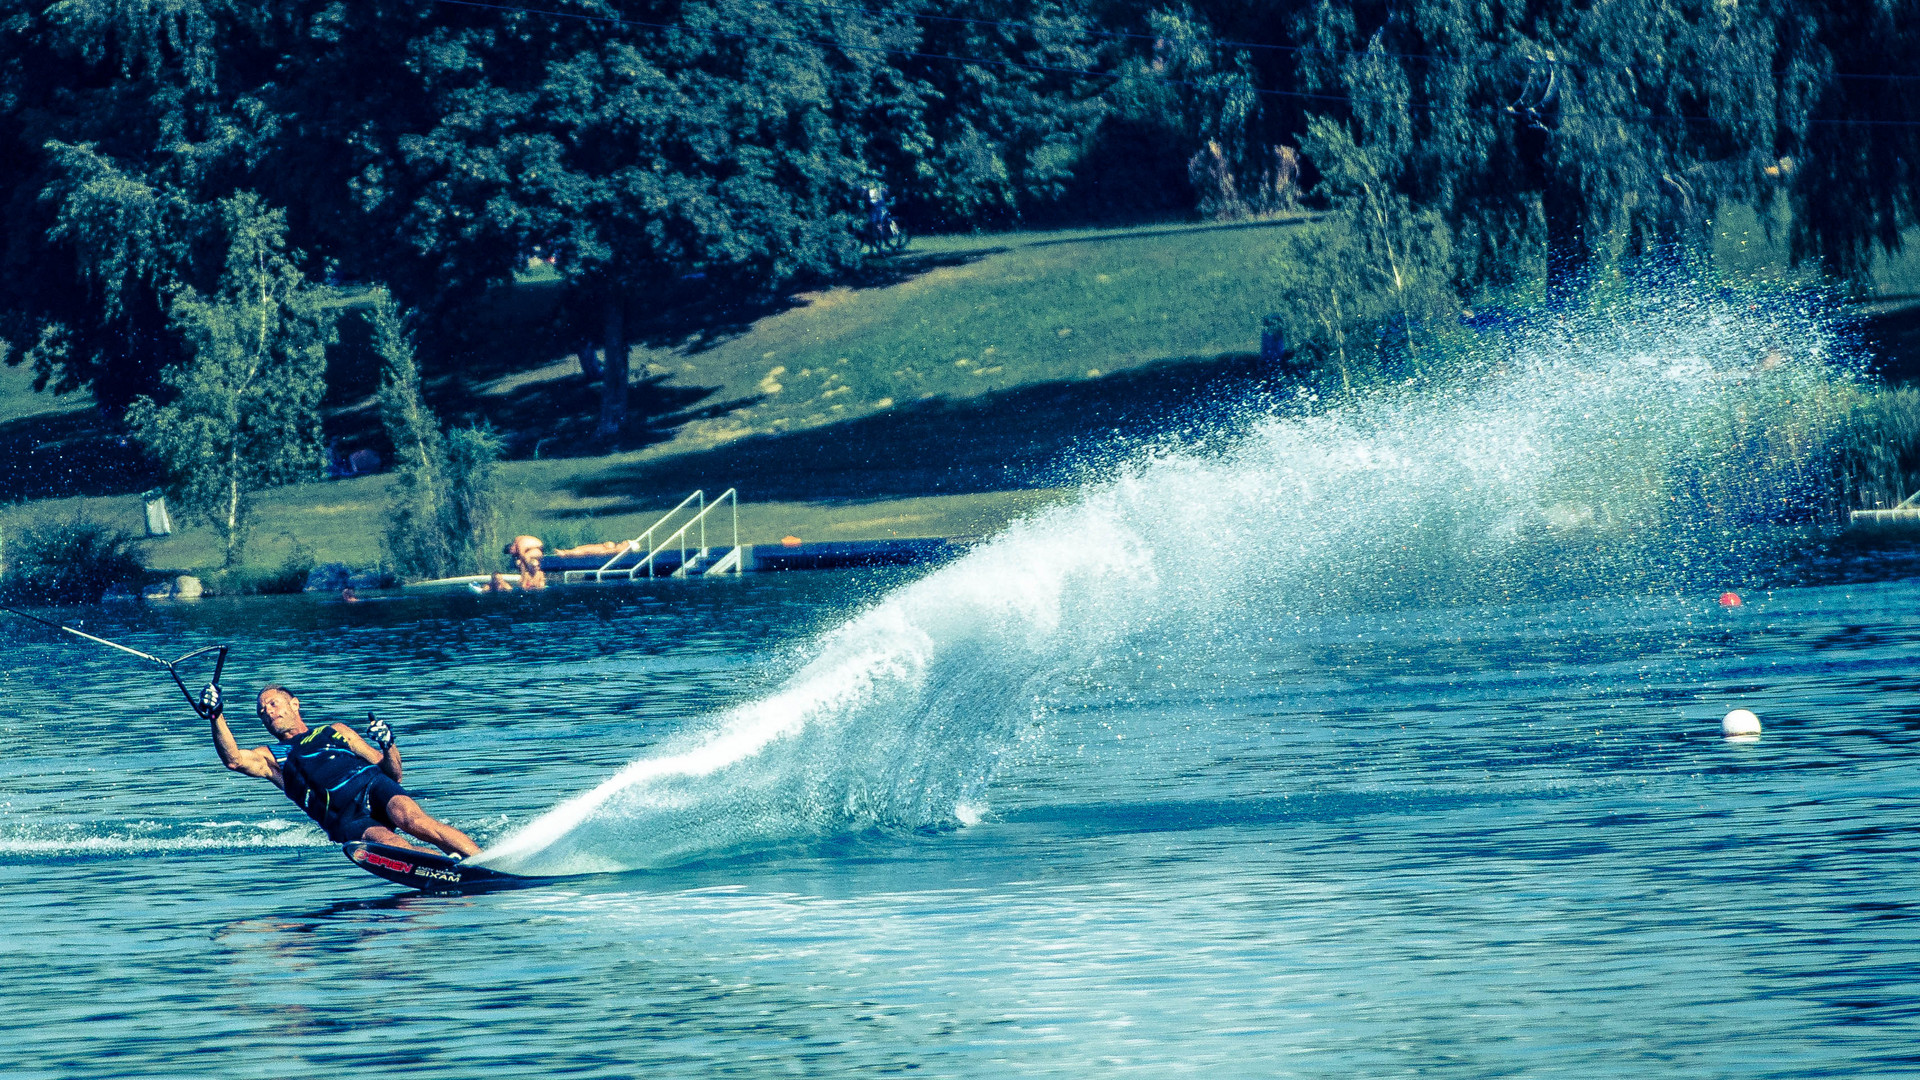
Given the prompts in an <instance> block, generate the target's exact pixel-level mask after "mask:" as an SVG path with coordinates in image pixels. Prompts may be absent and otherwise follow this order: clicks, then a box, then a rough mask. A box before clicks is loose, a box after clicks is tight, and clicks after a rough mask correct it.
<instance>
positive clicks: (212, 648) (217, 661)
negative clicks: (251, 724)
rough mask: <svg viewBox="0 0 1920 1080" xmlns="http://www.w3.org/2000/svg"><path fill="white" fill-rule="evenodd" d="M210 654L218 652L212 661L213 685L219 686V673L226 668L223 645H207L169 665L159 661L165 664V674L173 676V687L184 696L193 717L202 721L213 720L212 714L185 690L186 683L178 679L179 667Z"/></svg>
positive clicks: (192, 694) (225, 649) (190, 692)
mask: <svg viewBox="0 0 1920 1080" xmlns="http://www.w3.org/2000/svg"><path fill="white" fill-rule="evenodd" d="M210 652H218V653H219V654H220V655H219V656H217V657H215V658H214V660H213V685H215V686H219V685H220V673H221V672H222V671H224V670H226V667H227V647H226V646H225V645H209V646H207V647H206V648H204V649H195V650H193V651H192V652H190V653H188V654H187V655H185V656H183V657H181V658H180V659H178V660H174V661H172V662H171V663H169V662H167V661H164V660H163V661H161V662H162V663H165V664H166V665H167V674H169V675H171V676H173V685H175V686H177V687H179V688H180V693H182V694H184V695H185V696H186V699H187V704H188V705H191V706H192V707H193V711H194V713H195V715H197V716H199V717H200V719H202V720H211V719H213V713H211V712H209V711H207V710H206V709H203V708H201V707H200V699H199V698H198V697H197V696H195V694H194V692H193V691H191V690H189V689H187V684H186V681H185V680H184V679H182V678H180V668H179V665H181V664H184V663H186V662H187V661H189V660H191V659H193V658H194V657H196V656H205V655H207V654H208V653H210Z"/></svg>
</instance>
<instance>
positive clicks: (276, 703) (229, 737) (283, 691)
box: [200, 683, 480, 856]
mask: <svg viewBox="0 0 1920 1080" xmlns="http://www.w3.org/2000/svg"><path fill="white" fill-rule="evenodd" d="M222 704H223V702H222V700H221V694H220V685H219V684H218V683H209V684H207V688H206V689H205V690H203V691H201V693H200V711H201V713H202V715H205V716H208V717H210V718H211V721H212V724H213V748H214V750H215V751H216V752H218V753H219V755H220V762H221V764H223V765H225V766H226V767H227V768H229V769H232V770H233V771H234V772H237V773H243V774H245V775H247V776H257V777H259V778H260V779H262V780H271V781H272V782H273V786H274V787H277V788H279V789H280V790H281V791H284V792H286V794H287V798H289V799H292V800H293V801H294V804H295V805H297V806H299V807H300V809H302V810H304V811H306V814H307V816H308V817H310V818H312V819H313V820H314V821H315V822H318V823H319V825H320V827H321V828H322V829H325V830H326V832H327V835H328V836H329V837H331V838H332V839H333V840H334V841H335V842H336V843H346V842H347V841H349V840H369V841H372V842H374V843H377V844H392V845H394V846H396V847H413V846H414V845H412V844H409V843H407V842H406V840H405V839H404V838H402V837H401V836H400V833H403V832H404V833H409V834H411V835H413V836H417V837H419V838H420V839H422V840H425V841H427V842H428V843H430V844H433V845H434V846H436V847H438V848H440V849H441V850H443V851H446V852H447V853H449V854H452V855H461V856H466V855H473V854H476V853H478V852H479V850H480V847H479V845H477V844H475V843H474V842H473V841H472V840H471V839H469V838H468V836H467V834H466V833H463V832H461V831H460V830H459V829H456V828H454V827H453V826H451V825H448V824H446V823H445V822H443V821H439V820H438V819H436V818H434V817H433V815H431V814H429V813H427V812H426V811H425V810H422V809H421V808H420V804H419V803H417V802H414V801H413V796H411V795H409V794H407V790H406V789H405V788H403V787H401V786H400V748H399V747H398V746H396V745H394V741H393V732H392V730H391V729H390V728H388V727H387V724H386V721H384V720H377V719H376V720H373V721H372V722H371V723H369V724H368V725H367V736H368V738H370V739H372V740H373V743H374V744H375V745H377V746H378V747H379V749H377V750H376V749H375V748H374V746H370V745H368V743H367V740H366V739H362V738H361V737H360V736H359V735H357V734H355V733H354V730H353V729H352V728H350V727H348V726H347V725H345V724H326V725H323V726H321V727H308V726H307V724H306V722H305V721H303V720H301V719H300V699H299V698H297V697H294V696H293V693H292V691H290V690H288V689H287V688H286V687H284V686H278V685H270V686H268V687H267V688H266V689H264V690H262V691H260V697H259V701H258V704H257V712H258V715H259V717H260V723H261V724H263V725H264V726H265V727H266V729H267V730H268V731H269V732H271V733H272V734H273V737H274V738H276V739H279V740H280V741H281V743H283V744H285V746H286V748H287V754H286V757H285V758H284V759H282V758H276V757H274V756H273V751H272V750H271V749H270V748H268V747H265V746H261V747H256V748H255V749H252V750H247V749H243V748H242V747H241V746H240V744H239V743H237V742H235V741H234V738H233V732H232V731H230V730H229V729H228V728H227V718H226V715H225V713H224V711H223V709H222Z"/></svg>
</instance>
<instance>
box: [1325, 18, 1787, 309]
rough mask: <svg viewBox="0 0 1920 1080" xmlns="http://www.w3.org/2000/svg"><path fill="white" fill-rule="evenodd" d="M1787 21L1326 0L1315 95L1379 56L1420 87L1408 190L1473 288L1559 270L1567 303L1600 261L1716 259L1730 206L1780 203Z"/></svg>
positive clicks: (1414, 92) (1336, 87) (1556, 286)
mask: <svg viewBox="0 0 1920 1080" xmlns="http://www.w3.org/2000/svg"><path fill="white" fill-rule="evenodd" d="M1778 17H1779V16H1778V15H1776V13H1775V12H1773V11H1772V10H1770V9H1769V8H1768V6H1767V5H1764V4H1728V3H1719V2H1715V0H1681V2H1672V0H1616V2H1613V3H1607V4H1586V3H1580V2H1577V0H1554V2H1551V3H1535V4H1525V5H1522V4H1517V3H1498V4H1489V5H1477V6H1471V5H1461V4H1458V3H1455V2H1454V0H1415V2H1413V3H1394V4H1388V3H1385V2H1379V0H1318V2H1316V3H1315V4H1313V5H1312V6H1311V7H1310V8H1308V9H1306V10H1305V11H1303V13H1302V14H1301V16H1300V22H1299V26H1300V36H1301V38H1302V40H1303V44H1306V45H1309V46H1310V48H1308V49H1306V50H1305V51H1303V52H1301V53H1300V56H1301V64H1302V70H1303V74H1302V81H1303V85H1304V86H1305V87H1306V89H1308V90H1309V91H1311V92H1314V93H1322V94H1332V95H1336V96H1345V91H1344V85H1345V83H1346V82H1347V75H1348V69H1350V68H1351V67H1352V66H1353V65H1355V64H1357V63H1362V62H1368V61H1366V60H1365V59H1364V54H1365V53H1366V52H1367V51H1368V44H1367V43H1368V42H1372V41H1377V42H1379V49H1378V50H1377V51H1378V52H1379V53H1380V54H1381V55H1383V56H1387V58H1389V59H1390V60H1391V61H1392V62H1393V63H1395V64H1397V65H1398V66H1400V67H1401V68H1402V69H1403V71H1404V72H1405V77H1406V80H1407V83H1408V87H1409V95H1410V96H1409V102H1410V108H1409V116H1410V122H1411V124H1412V131H1411V138H1410V139H1409V140H1408V142H1407V147H1408V150H1407V152H1406V162H1405V169H1404V173H1403V181H1402V187H1403V190H1404V192H1405V193H1406V194H1407V195H1408V196H1409V197H1410V198H1411V199H1412V200H1413V203H1414V204H1415V205H1416V206H1419V207H1422V208H1429V209H1434V210H1437V211H1439V212H1440V213H1441V214H1442V215H1444V216H1445V218H1446V220H1447V222H1448V224H1449V225H1450V226H1451V228H1452V230H1453V233H1454V235H1455V237H1456V240H1457V241H1458V253H1459V257H1460V260H1461V272H1462V284H1463V285H1466V286H1468V287H1469V288H1471V287H1473V286H1476V285H1479V284H1481V283H1492V284H1496V285H1497V284H1500V283H1502V282H1510V281H1518V280H1524V279H1526V278H1528V277H1530V276H1531V275H1532V273H1533V272H1534V267H1536V266H1542V265H1544V266H1545V268H1546V270H1547V275H1548V278H1549V284H1550V286H1551V287H1552V289H1553V290H1555V291H1556V292H1558V291H1564V290H1565V289H1566V288H1567V287H1569V286H1571V285H1573V284H1574V283H1575V282H1576V280H1577V279H1578V278H1579V276H1580V275H1581V274H1583V273H1585V272H1586V271H1587V270H1588V269H1589V268H1591V267H1592V266H1593V265H1594V264H1595V262H1596V260H1598V261H1605V260H1607V259H1609V258H1612V257H1614V256H1616V255H1620V254H1635V253H1644V252H1656V251H1660V250H1663V249H1666V248H1669V247H1672V246H1675V245H1678V246H1681V247H1685V246H1698V245H1700V244H1701V243H1702V242H1704V241H1705V239H1706V237H1707V232H1708V227H1709V226H1710V224H1711V220H1712V215H1713V210H1714V208H1715V207H1716V206H1717V205H1718V203H1719V202H1720V201H1722V200H1735V201H1746V202H1753V201H1755V200H1758V199H1760V198H1763V197H1765V194H1766V192H1767V190H1768V189H1767V188H1766V186H1765V180H1764V169H1765V167H1766V166H1768V165H1771V164H1774V163H1775V160H1776V157H1777V154H1776V152H1775V131H1776V125H1777V124H1779V123H1780V122H1781V121H1782V120H1783V119H1789V118H1785V117H1783V116H1782V115H1781V114H1779V113H1778V112H1777V110H1776V106H1777V105H1778V103H1779V102H1780V100H1781V98H1780V96H1779V94H1778V92H1777V91H1778V88H1777V85H1776V81H1775V78H1774V75H1773V64H1774V61H1775V58H1776V44H1777V39H1776V34H1775V30H1776V24H1777V21H1778ZM1361 104H1363V103H1362V102H1361V101H1359V100H1358V99H1354V100H1351V101H1349V103H1348V105H1347V108H1348V109H1352V108H1357V107H1359V106H1360V105H1361ZM1340 111H1345V110H1340Z"/></svg>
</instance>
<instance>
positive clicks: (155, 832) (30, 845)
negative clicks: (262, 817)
mask: <svg viewBox="0 0 1920 1080" xmlns="http://www.w3.org/2000/svg"><path fill="white" fill-rule="evenodd" d="M331 843H332V842H331V841H329V840H328V839H327V838H326V835H325V834H323V833H321V832H320V831H319V830H318V829H315V828H312V827H310V826H309V825H307V824H306V823H305V822H298V821H281V820H278V819H274V820H269V821H264V822H261V821H200V822H191V823H179V822H173V823H167V822H158V821H125V822H119V823H115V824H88V825H67V826H59V825H41V826H37V827H27V828H11V829H5V830H0V857H5V856H23V857H30V858H31V857H41V858H48V857H56V856H63V855H152V854H161V853H166V852H181V851H232V850H239V849H250V848H298V847H325V846H329V845H331Z"/></svg>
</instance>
